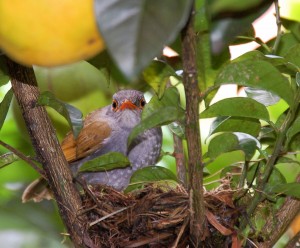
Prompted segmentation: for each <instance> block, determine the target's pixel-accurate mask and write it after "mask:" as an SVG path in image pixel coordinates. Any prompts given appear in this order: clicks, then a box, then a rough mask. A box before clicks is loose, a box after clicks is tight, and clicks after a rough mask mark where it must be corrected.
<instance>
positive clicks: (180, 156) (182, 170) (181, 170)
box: [173, 134, 187, 187]
mask: <svg viewBox="0 0 300 248" xmlns="http://www.w3.org/2000/svg"><path fill="white" fill-rule="evenodd" d="M173 141H174V153H173V155H174V157H175V161H176V170H177V175H178V178H179V180H180V182H182V183H183V185H184V187H186V186H187V185H186V183H187V182H186V181H187V180H186V167H185V158H184V152H183V145H182V139H181V138H179V137H178V136H177V135H176V134H173Z"/></svg>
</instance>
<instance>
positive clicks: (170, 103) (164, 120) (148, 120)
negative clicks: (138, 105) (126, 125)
mask: <svg viewBox="0 0 300 248" xmlns="http://www.w3.org/2000/svg"><path fill="white" fill-rule="evenodd" d="M179 102H180V101H179V94H178V91H177V89H176V88H175V87H170V88H168V89H167V90H166V91H165V93H164V95H163V97H162V98H161V99H159V98H158V97H157V96H154V97H152V99H151V100H150V102H149V103H147V104H146V106H145V108H144V110H143V112H142V121H141V122H140V123H139V124H138V125H137V126H135V127H134V128H133V129H132V131H131V133H130V135H129V137H128V144H130V143H131V142H132V141H133V139H134V138H135V137H137V135H138V134H140V133H141V132H143V131H145V130H147V129H150V128H153V127H157V126H162V125H166V124H170V123H171V122H174V121H182V120H184V114H185V112H184V110H183V109H182V108H181V107H180V105H179Z"/></svg>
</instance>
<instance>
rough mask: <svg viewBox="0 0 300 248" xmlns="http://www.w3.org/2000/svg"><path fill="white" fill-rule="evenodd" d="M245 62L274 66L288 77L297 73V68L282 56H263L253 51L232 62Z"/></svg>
mask: <svg viewBox="0 0 300 248" xmlns="http://www.w3.org/2000/svg"><path fill="white" fill-rule="evenodd" d="M246 60H252V61H266V62H269V63H270V64H272V65H273V66H275V67H276V68H277V69H278V70H279V71H280V72H282V73H288V74H290V75H294V74H295V73H296V72H298V71H299V70H298V68H297V66H296V65H294V64H293V63H291V61H288V60H287V59H286V58H284V57H282V56H277V55H273V54H267V55H265V54H263V53H262V52H260V51H257V50H254V51H250V52H247V53H244V54H243V55H241V56H240V57H238V58H236V59H234V60H233V62H234V63H235V62H241V61H246Z"/></svg>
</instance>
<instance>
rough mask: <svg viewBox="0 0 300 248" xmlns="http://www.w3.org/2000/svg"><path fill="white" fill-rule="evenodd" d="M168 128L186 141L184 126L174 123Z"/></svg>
mask: <svg viewBox="0 0 300 248" xmlns="http://www.w3.org/2000/svg"><path fill="white" fill-rule="evenodd" d="M168 128H169V129H170V131H171V132H172V133H174V134H175V135H177V136H178V137H179V138H181V139H184V138H185V133H184V126H183V125H181V124H180V123H178V122H172V123H170V124H169V125H168Z"/></svg>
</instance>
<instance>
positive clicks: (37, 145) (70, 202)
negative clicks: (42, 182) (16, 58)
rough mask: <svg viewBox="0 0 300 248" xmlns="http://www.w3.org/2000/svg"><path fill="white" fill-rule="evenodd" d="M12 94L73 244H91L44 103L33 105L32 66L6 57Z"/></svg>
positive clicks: (82, 245)
mask: <svg viewBox="0 0 300 248" xmlns="http://www.w3.org/2000/svg"><path fill="white" fill-rule="evenodd" d="M6 62H7V67H8V72H9V76H10V78H11V84H12V88H13V91H14V94H15V97H16V99H17V101H18V103H19V105H20V108H21V110H22V114H23V117H24V120H25V123H26V127H27V129H28V132H29V135H30V138H31V141H32V144H33V146H34V149H35V151H36V154H37V157H38V160H39V162H41V164H42V165H43V169H44V172H45V176H46V177H47V179H48V182H49V185H50V188H51V190H52V191H53V193H54V196H55V199H56V201H57V204H58V208H59V211H60V215H61V217H62V219H63V221H64V223H65V225H66V227H67V229H68V232H69V233H70V237H71V239H72V241H73V243H74V245H75V247H93V243H92V241H91V240H90V239H89V236H88V235H87V232H86V223H87V222H86V218H84V217H85V216H80V217H79V216H78V215H77V214H78V213H79V210H80V209H81V208H82V205H81V199H80V195H79V193H78V191H77V190H76V188H75V185H74V184H73V182H72V174H71V171H70V169H69V166H68V163H67V161H66V159H65V157H64V155H63V152H62V150H61V147H60V145H59V142H58V140H57V137H56V134H55V131H54V128H53V126H52V124H51V122H50V119H49V117H48V115H47V112H46V110H45V108H44V107H42V106H37V104H36V102H37V99H38V96H39V90H38V87H37V83H36V79H35V75H34V72H33V69H32V68H26V67H24V66H21V65H19V64H17V63H15V62H13V61H12V60H10V59H8V58H7V59H6Z"/></svg>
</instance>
